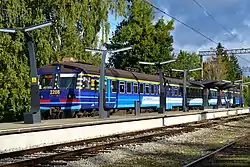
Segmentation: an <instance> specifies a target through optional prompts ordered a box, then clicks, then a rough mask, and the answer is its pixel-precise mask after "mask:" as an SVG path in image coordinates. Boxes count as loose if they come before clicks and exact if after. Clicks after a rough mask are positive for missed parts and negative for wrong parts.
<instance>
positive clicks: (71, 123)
mask: <svg viewBox="0 0 250 167" xmlns="http://www.w3.org/2000/svg"><path fill="white" fill-rule="evenodd" d="M237 109H242V108H228V109H224V108H221V109H213V110H205V111H204V110H201V111H198V110H197V111H189V112H182V111H167V112H165V113H163V114H159V113H157V112H152V113H141V114H140V115H139V116H135V115H133V114H129V115H124V116H112V115H111V116H110V117H109V118H106V119H103V118H99V117H98V116H97V117H84V118H68V119H53V120H42V121H41V123H38V124H24V122H23V121H22V122H12V123H0V135H1V134H4V133H6V132H7V133H10V132H13V133H14V132H21V131H32V130H34V131H36V130H42V129H44V130H46V129H47V130H49V129H51V128H70V127H75V126H84V125H94V124H98V123H110V122H114V121H115V122H120V121H129V120H137V119H139V120H140V119H147V118H159V117H170V116H181V115H188V114H197V113H201V112H216V111H225V110H226V111H227V110H237Z"/></svg>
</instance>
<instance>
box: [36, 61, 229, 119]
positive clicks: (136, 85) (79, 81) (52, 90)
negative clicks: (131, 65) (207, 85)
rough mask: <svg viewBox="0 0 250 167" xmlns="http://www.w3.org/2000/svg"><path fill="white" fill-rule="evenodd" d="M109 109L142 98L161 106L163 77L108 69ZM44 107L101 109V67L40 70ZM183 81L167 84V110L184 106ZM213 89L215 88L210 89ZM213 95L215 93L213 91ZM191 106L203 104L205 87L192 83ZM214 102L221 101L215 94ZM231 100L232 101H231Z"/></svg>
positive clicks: (65, 111) (71, 111)
mask: <svg viewBox="0 0 250 167" xmlns="http://www.w3.org/2000/svg"><path fill="white" fill-rule="evenodd" d="M105 74H106V77H105V108H106V109H107V110H111V109H131V108H134V102H135V101H137V100H139V101H140V105H141V107H142V108H154V109H155V108H159V77H158V76H157V75H147V74H144V73H138V72H131V71H125V70H119V69H112V68H109V69H108V68H107V69H106V72H105ZM38 75H39V87H40V110H41V111H42V112H43V111H44V112H45V113H48V114H49V115H51V112H52V111H53V110H56V111H58V113H60V114H61V116H62V115H64V116H70V117H71V116H75V114H76V113H88V112H90V111H93V110H96V109H98V107H99V106H98V104H99V103H98V99H99V67H97V66H93V65H89V64H83V63H80V62H60V63H55V64H51V65H47V66H44V67H41V68H39V69H38ZM182 83H183V81H182V80H180V79H174V78H169V82H168V84H167V86H166V95H167V96H166V109H167V110H171V109H173V108H176V107H181V106H182V90H183V87H182ZM210 91H211V92H212V90H210ZM212 94H213V93H212ZM187 96H188V106H189V107H200V106H201V105H202V88H201V87H198V86H194V85H191V84H188V86H187ZM209 100H210V101H209V104H210V105H215V104H216V103H217V96H216V94H213V95H212V96H211V97H210V99H209ZM230 101H231V100H230Z"/></svg>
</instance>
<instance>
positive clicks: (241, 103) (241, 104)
mask: <svg viewBox="0 0 250 167" xmlns="http://www.w3.org/2000/svg"><path fill="white" fill-rule="evenodd" d="M242 88H243V86H242V83H241V84H240V107H243V97H242V95H243V93H242V91H243V89H242Z"/></svg>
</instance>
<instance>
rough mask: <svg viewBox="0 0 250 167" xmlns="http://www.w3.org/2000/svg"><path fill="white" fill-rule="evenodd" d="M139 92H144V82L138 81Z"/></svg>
mask: <svg viewBox="0 0 250 167" xmlns="http://www.w3.org/2000/svg"><path fill="white" fill-rule="evenodd" d="M140 93H144V84H143V83H140Z"/></svg>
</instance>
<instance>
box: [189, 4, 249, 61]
mask: <svg viewBox="0 0 250 167" xmlns="http://www.w3.org/2000/svg"><path fill="white" fill-rule="evenodd" d="M192 1H193V2H194V3H196V5H198V6H199V7H200V8H202V9H203V10H204V11H205V12H206V13H207V14H208V16H210V17H211V18H212V19H213V20H214V21H215V22H216V23H217V24H219V25H220V26H221V28H222V29H224V30H225V31H226V32H227V33H228V34H229V35H231V36H232V37H234V38H235V39H238V38H237V36H236V35H234V34H233V33H231V32H230V31H229V30H228V29H227V28H226V27H225V26H223V25H222V24H221V23H220V22H219V21H217V19H216V18H215V17H214V16H213V15H212V14H211V13H210V12H208V10H207V9H206V8H205V7H204V6H203V5H202V4H201V3H200V2H198V0H192ZM239 41H240V43H241V44H242V45H244V44H243V42H242V41H241V40H240V39H239ZM236 56H238V57H239V58H241V59H243V60H245V61H247V62H248V63H250V61H249V60H247V59H245V58H243V57H241V56H239V55H236Z"/></svg>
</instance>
